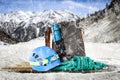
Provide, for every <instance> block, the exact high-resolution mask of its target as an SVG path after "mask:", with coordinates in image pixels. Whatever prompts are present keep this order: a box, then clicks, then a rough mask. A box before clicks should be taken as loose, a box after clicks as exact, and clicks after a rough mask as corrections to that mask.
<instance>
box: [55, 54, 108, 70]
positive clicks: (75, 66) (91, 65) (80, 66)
mask: <svg viewBox="0 0 120 80" xmlns="http://www.w3.org/2000/svg"><path fill="white" fill-rule="evenodd" d="M106 66H107V65H106V64H104V63H101V62H94V61H93V60H92V59H90V58H89V57H81V56H74V57H73V58H71V60H69V61H66V62H62V63H61V65H60V66H57V67H56V68H54V69H53V70H55V71H82V70H96V69H97V70H100V69H102V68H103V67H106Z"/></svg>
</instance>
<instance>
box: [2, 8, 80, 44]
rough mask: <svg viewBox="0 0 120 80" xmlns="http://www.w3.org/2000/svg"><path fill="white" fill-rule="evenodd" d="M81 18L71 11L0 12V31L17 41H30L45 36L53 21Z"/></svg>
mask: <svg viewBox="0 0 120 80" xmlns="http://www.w3.org/2000/svg"><path fill="white" fill-rule="evenodd" d="M77 19H80V17H79V16H77V15H74V14H73V13H71V12H69V11H65V10H63V11H53V10H49V11H47V10H46V11H43V12H38V13H36V12H23V11H15V12H10V13H4V14H0V32H4V33H5V34H6V35H8V36H9V38H12V39H16V41H20V42H21V41H29V40H31V39H33V38H36V37H39V36H43V35H44V33H45V30H46V28H47V27H50V26H51V25H52V24H53V23H60V22H64V21H67V22H70V21H76V20H77Z"/></svg>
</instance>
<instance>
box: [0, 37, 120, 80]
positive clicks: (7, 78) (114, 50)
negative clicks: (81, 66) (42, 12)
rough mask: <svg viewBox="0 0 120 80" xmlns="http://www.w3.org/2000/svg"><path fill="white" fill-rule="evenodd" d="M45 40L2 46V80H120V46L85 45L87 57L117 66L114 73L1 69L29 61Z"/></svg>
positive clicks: (0, 74)
mask: <svg viewBox="0 0 120 80" xmlns="http://www.w3.org/2000/svg"><path fill="white" fill-rule="evenodd" d="M44 44H45V43H44V38H37V39H34V40H31V41H29V42H23V43H19V44H15V45H0V61H1V62H0V80H13V79H14V80H73V79H74V80H120V44H119V43H118V44H117V43H109V44H102V43H85V50H86V54H87V56H89V57H91V58H92V59H94V60H95V61H102V62H104V63H107V64H109V65H114V66H116V69H115V70H114V71H112V72H96V73H86V74H82V73H68V72H58V73H16V72H7V71H2V70H1V68H3V67H8V66H13V65H15V64H19V63H21V62H26V61H28V57H29V54H30V52H31V51H32V50H33V49H34V48H36V47H38V46H42V45H44Z"/></svg>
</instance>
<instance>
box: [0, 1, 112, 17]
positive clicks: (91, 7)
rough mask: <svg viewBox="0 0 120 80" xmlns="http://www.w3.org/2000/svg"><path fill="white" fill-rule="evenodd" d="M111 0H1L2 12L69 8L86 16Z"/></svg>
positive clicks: (0, 8) (0, 9) (103, 6)
mask: <svg viewBox="0 0 120 80" xmlns="http://www.w3.org/2000/svg"><path fill="white" fill-rule="evenodd" d="M110 1H111V0H0V13H8V12H11V11H19V10H20V11H32V12H40V11H44V10H68V11H71V12H73V13H74V14H77V15H80V16H85V15H87V14H90V13H94V12H95V11H98V10H101V9H104V8H105V6H106V3H108V4H109V3H110Z"/></svg>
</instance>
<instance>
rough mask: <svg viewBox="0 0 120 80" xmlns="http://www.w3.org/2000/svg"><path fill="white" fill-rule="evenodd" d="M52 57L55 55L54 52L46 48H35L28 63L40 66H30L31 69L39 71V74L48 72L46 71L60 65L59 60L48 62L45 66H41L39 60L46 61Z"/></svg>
mask: <svg viewBox="0 0 120 80" xmlns="http://www.w3.org/2000/svg"><path fill="white" fill-rule="evenodd" d="M52 55H56V52H55V51H54V50H53V49H51V48H49V47H47V46H42V47H38V48H35V49H34V50H33V51H32V53H31V54H30V57H29V61H32V62H37V61H38V62H39V64H40V66H32V69H33V70H36V71H39V72H40V71H48V70H50V69H52V68H54V67H56V66H58V65H60V64H61V63H60V59H59V58H58V59H57V60H55V61H52V62H49V63H48V64H47V65H41V61H40V60H44V59H47V58H48V57H50V56H52Z"/></svg>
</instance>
